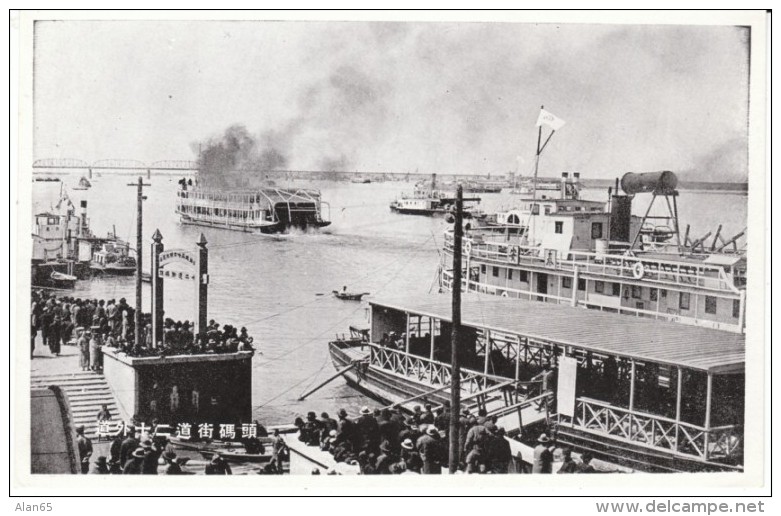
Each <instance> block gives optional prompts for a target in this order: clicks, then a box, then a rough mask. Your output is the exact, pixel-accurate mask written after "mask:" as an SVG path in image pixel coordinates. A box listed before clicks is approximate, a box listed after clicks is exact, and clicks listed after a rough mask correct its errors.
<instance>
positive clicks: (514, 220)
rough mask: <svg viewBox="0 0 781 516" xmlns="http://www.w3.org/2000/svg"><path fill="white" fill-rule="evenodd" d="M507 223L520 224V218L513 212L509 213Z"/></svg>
mask: <svg viewBox="0 0 781 516" xmlns="http://www.w3.org/2000/svg"><path fill="white" fill-rule="evenodd" d="M507 223H508V224H520V223H521V219H520V218H519V217H518V215H516V214H515V213H512V214H510V216H509V217H507Z"/></svg>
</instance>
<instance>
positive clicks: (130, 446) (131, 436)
mask: <svg viewBox="0 0 781 516" xmlns="http://www.w3.org/2000/svg"><path fill="white" fill-rule="evenodd" d="M126 435H127V437H125V439H124V440H123V441H122V445H121V446H120V448H119V463H120V464H122V467H123V468H124V467H125V464H126V463H127V461H128V460H129V459H130V455H131V454H132V453H133V451H134V450H136V449H137V448H138V444H139V443H138V439H136V427H135V426H133V425H128V426H127V433H126Z"/></svg>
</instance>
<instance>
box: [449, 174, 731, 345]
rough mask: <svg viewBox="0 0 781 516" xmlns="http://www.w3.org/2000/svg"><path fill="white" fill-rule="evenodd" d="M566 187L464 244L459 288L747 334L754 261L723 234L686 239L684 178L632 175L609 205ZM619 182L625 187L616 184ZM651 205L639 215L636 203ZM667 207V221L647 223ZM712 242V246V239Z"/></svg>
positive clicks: (500, 217)
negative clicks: (658, 203)
mask: <svg viewBox="0 0 781 516" xmlns="http://www.w3.org/2000/svg"><path fill="white" fill-rule="evenodd" d="M570 183H572V181H568V180H567V178H566V177H565V178H563V180H562V184H561V192H560V195H558V196H557V197H556V198H537V199H534V198H530V199H523V200H522V201H521V206H520V207H519V208H517V209H513V210H508V211H506V212H504V213H500V214H497V215H496V216H495V217H492V218H491V220H490V221H489V222H488V223H487V224H485V225H484V226H482V227H479V228H472V229H471V230H469V231H467V234H465V235H464V239H463V246H462V250H463V256H464V261H463V263H464V271H463V276H462V278H463V280H462V283H461V289H462V290H463V291H464V292H477V293H482V294H489V295H497V296H502V297H510V298H520V299H529V300H536V301H543V302H548V303H556V304H567V305H572V306H578V307H586V308H594V309H597V310H601V311H607V312H617V313H620V314H628V315H632V316H638V317H651V318H653V319H658V320H666V321H674V322H680V323H684V324H691V325H696V326H705V327H710V328H717V329H722V330H727V331H733V332H738V333H742V332H743V331H744V330H745V311H746V306H745V305H746V301H745V300H746V257H745V253H743V252H742V251H741V249H739V248H738V245H737V241H738V239H739V238H741V237H742V235H743V233H741V234H738V235H736V236H735V237H732V238H728V239H724V238H721V236H720V235H719V234H718V233H717V234H716V235H715V236H714V237H713V240H712V242H710V245H708V243H706V242H705V241H704V239H697V240H694V241H692V240H691V239H690V238H689V235H688V229H687V231H686V234H685V235H684V236H681V234H680V231H679V222H678V213H677V195H678V192H677V190H676V186H677V178H676V176H675V174H673V173H672V172H669V171H665V172H657V173H647V174H632V173H629V174H626V175H624V177H623V179H622V181H621V187H622V189H623V191H624V193H623V194H620V193H619V191H618V184H617V185H616V188H615V191H613V189H612V188H611V189H610V192H609V197H610V201H609V202H608V203H601V202H595V201H587V200H582V199H579V198H577V196H575V195H573V194H572V192H576V191H577V190H576V189H573V188H571V185H570ZM616 183H618V181H616ZM642 193H649V194H651V195H653V199H652V201H651V203H650V204H649V208H648V211H647V212H646V214H645V216H644V217H639V216H634V215H632V214H631V213H632V201H633V198H634V196H635V195H637V194H642ZM661 198H664V201H665V202H666V204H665V205H663V206H666V207H668V208H669V213H667V214H666V215H664V216H660V215H649V213H650V212H651V207H652V206H653V204H654V201H655V200H657V199H661ZM709 240H710V239H709ZM444 248H445V249H444V250H445V252H444V254H443V257H442V262H441V269H440V287H441V288H442V289H443V290H451V289H452V288H453V270H452V265H451V264H452V254H453V238H452V233H448V234H446V238H445V244H444Z"/></svg>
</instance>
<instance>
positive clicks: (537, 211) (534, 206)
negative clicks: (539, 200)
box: [532, 204, 540, 215]
mask: <svg viewBox="0 0 781 516" xmlns="http://www.w3.org/2000/svg"><path fill="white" fill-rule="evenodd" d="M539 214H540V205H539V204H532V215H539Z"/></svg>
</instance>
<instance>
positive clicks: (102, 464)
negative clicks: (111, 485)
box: [92, 455, 111, 475]
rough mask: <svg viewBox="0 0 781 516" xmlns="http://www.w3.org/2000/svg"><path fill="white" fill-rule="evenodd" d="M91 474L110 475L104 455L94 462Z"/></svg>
mask: <svg viewBox="0 0 781 516" xmlns="http://www.w3.org/2000/svg"><path fill="white" fill-rule="evenodd" d="M92 473H94V474H96V475H108V474H109V473H111V472H110V471H109V469H108V462H107V461H106V457H105V456H104V455H101V456H100V457H98V460H96V461H95V469H94V470H93V471H92Z"/></svg>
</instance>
